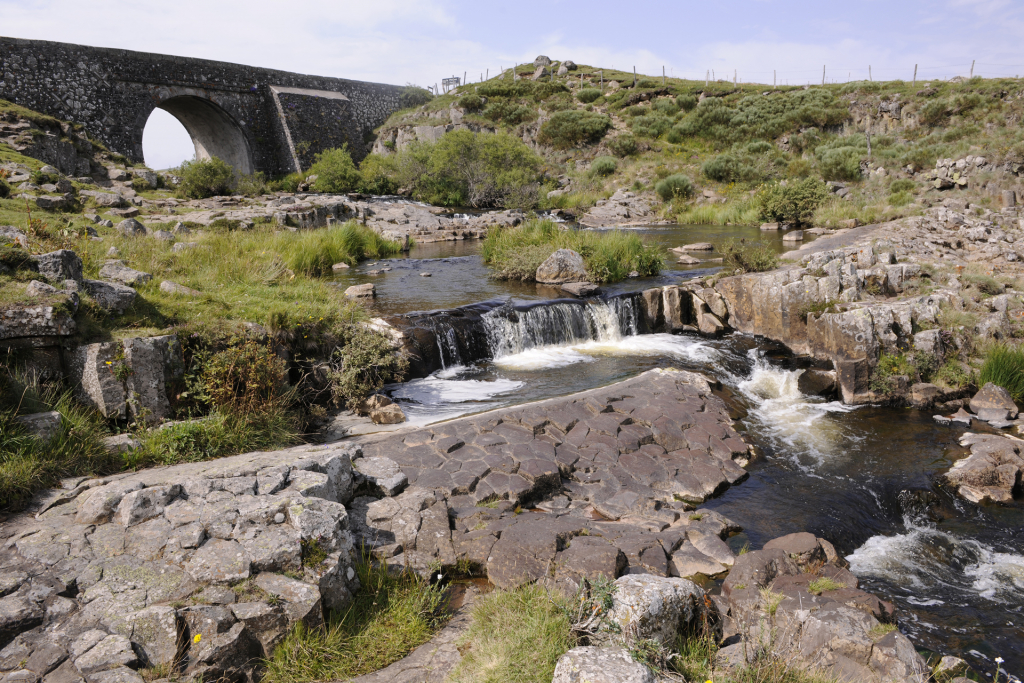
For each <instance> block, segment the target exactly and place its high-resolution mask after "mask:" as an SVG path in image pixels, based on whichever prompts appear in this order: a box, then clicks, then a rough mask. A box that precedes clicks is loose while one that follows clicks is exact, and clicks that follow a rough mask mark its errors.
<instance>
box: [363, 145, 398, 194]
mask: <svg viewBox="0 0 1024 683" xmlns="http://www.w3.org/2000/svg"><path fill="white" fill-rule="evenodd" d="M359 191H360V192H365V193H366V194H376V195H382V194H394V193H395V192H397V191H398V159H397V158H396V157H395V155H393V154H388V155H386V156H384V155H380V154H368V155H366V158H364V159H363V161H362V163H360V164H359Z"/></svg>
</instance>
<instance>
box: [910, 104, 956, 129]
mask: <svg viewBox="0 0 1024 683" xmlns="http://www.w3.org/2000/svg"><path fill="white" fill-rule="evenodd" d="M948 117H949V101H948V100H932V101H930V102H928V103H927V104H925V105H924V106H923V107H921V109H920V111H918V113H917V119H918V121H919V122H921V123H923V124H925V125H926V126H938V125H940V124H942V123H943V122H945V120H946V119H947V118H948Z"/></svg>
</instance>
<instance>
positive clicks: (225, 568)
mask: <svg viewBox="0 0 1024 683" xmlns="http://www.w3.org/2000/svg"><path fill="white" fill-rule="evenodd" d="M249 565H250V560H249V557H248V555H247V554H246V552H245V549H244V548H242V546H241V545H240V544H239V543H238V542H237V541H228V540H224V539H220V538H211V539H210V540H209V541H207V542H206V543H204V544H203V546H202V547H201V548H199V550H197V551H196V553H195V554H194V555H193V556H192V558H191V559H190V560H189V561H188V563H187V564H186V565H185V570H186V571H187V572H188V573H189V575H191V576H192V578H193V579H195V580H196V581H200V582H203V583H219V584H232V583H237V582H238V581H242V580H243V579H247V578H249Z"/></svg>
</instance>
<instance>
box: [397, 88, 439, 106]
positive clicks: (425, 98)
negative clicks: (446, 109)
mask: <svg viewBox="0 0 1024 683" xmlns="http://www.w3.org/2000/svg"><path fill="white" fill-rule="evenodd" d="M432 99H434V96H433V95H432V94H431V93H430V91H429V90H425V89H424V88H421V87H419V86H416V85H407V86H405V88H403V89H402V93H401V94H400V95H399V96H398V106H399V107H400V108H402V109H408V108H410V107H421V106H423V105H424V104H426V103H427V102H430V101H431V100H432Z"/></svg>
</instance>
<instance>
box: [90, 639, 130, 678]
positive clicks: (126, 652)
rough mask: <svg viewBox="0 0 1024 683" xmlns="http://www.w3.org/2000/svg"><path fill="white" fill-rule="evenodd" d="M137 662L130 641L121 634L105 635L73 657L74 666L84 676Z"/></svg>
mask: <svg viewBox="0 0 1024 683" xmlns="http://www.w3.org/2000/svg"><path fill="white" fill-rule="evenodd" d="M137 663H138V657H136V655H135V651H134V650H133V649H132V643H131V641H130V640H129V639H128V638H126V637H124V636H122V635H110V636H107V637H106V638H104V639H103V640H101V641H100V642H99V643H97V644H96V645H94V646H93V647H92V648H90V649H89V650H88V651H87V652H86V653H85V654H83V655H81V656H80V657H78V658H77V659H75V666H76V667H77V668H78V670H79V671H81V672H82V673H83V674H85V675H86V676H88V675H89V674H94V673H98V672H100V671H108V670H110V669H115V668H117V667H121V666H133V665H135V664H137Z"/></svg>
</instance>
